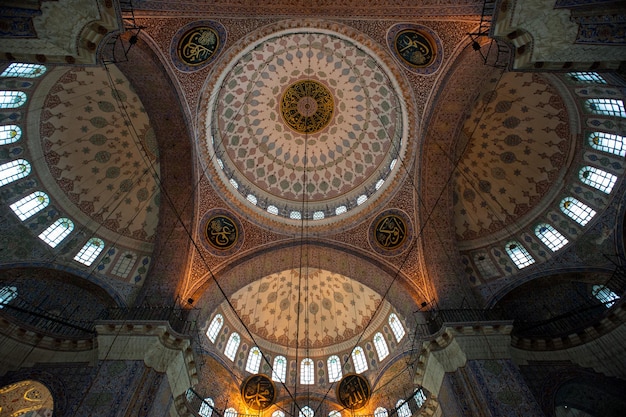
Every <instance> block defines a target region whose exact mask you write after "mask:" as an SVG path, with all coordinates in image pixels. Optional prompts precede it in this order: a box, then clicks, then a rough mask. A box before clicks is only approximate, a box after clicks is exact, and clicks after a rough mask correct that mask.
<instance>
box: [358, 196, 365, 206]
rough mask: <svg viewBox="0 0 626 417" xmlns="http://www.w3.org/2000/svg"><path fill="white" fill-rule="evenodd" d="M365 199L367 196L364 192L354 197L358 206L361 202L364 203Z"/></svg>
mask: <svg viewBox="0 0 626 417" xmlns="http://www.w3.org/2000/svg"><path fill="white" fill-rule="evenodd" d="M366 201H367V196H366V195H365V194H361V195H360V196H359V198H357V199H356V204H357V206H360V205H361V204H363V203H365V202H366Z"/></svg>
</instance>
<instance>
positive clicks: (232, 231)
mask: <svg viewBox="0 0 626 417" xmlns="http://www.w3.org/2000/svg"><path fill="white" fill-rule="evenodd" d="M200 227H201V230H202V232H203V233H204V237H205V239H203V242H204V246H205V247H206V248H207V249H209V250H210V251H211V252H212V253H214V254H215V255H223V256H227V255H231V254H233V253H235V252H236V251H237V250H239V248H240V247H241V245H242V242H243V230H242V227H241V223H239V221H238V220H237V218H236V217H235V216H233V215H232V214H231V213H230V212H228V211H227V210H222V209H214V210H211V211H210V212H208V213H206V214H205V215H204V216H203V217H202V219H201V221H200Z"/></svg>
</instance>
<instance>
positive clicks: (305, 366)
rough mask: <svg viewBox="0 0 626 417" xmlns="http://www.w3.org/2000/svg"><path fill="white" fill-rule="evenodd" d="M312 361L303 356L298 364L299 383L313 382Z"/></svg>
mask: <svg viewBox="0 0 626 417" xmlns="http://www.w3.org/2000/svg"><path fill="white" fill-rule="evenodd" d="M313 368H314V366H313V361H312V360H311V359H310V358H305V359H303V360H302V363H301V364H300V383H301V384H302V385H312V384H313V383H314V382H315V374H314V369H313Z"/></svg>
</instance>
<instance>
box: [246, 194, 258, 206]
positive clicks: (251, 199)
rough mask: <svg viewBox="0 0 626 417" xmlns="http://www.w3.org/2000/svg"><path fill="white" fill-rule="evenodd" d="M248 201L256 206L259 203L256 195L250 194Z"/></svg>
mask: <svg viewBox="0 0 626 417" xmlns="http://www.w3.org/2000/svg"><path fill="white" fill-rule="evenodd" d="M246 200H248V201H249V202H251V203H252V204H254V205H255V206H256V203H257V202H258V200H257V198H256V196H255V195H254V194H248V196H247V197H246Z"/></svg>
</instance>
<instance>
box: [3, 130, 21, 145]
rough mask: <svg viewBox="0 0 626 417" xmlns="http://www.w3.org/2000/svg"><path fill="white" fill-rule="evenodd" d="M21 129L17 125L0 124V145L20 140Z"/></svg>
mask: <svg viewBox="0 0 626 417" xmlns="http://www.w3.org/2000/svg"><path fill="white" fill-rule="evenodd" d="M21 137H22V129H21V128H20V127H19V126H18V125H2V126H0V145H8V144H9V143H14V142H17V141H18V140H20V138H21Z"/></svg>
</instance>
